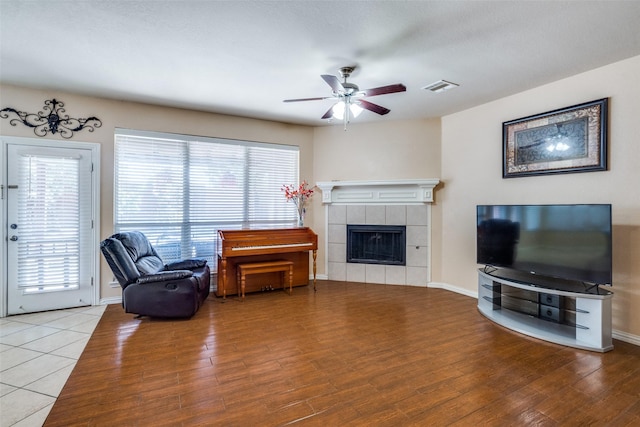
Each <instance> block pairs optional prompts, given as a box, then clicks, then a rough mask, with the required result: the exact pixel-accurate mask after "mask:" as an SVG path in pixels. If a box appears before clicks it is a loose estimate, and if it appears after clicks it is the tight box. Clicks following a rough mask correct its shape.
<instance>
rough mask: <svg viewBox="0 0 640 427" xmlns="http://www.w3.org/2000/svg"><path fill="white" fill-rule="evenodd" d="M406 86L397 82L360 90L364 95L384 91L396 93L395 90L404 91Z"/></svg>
mask: <svg viewBox="0 0 640 427" xmlns="http://www.w3.org/2000/svg"><path fill="white" fill-rule="evenodd" d="M406 90H407V88H406V86H405V85H403V84H402V83H398V84H395V85H389V86H380V87H374V88H373V89H365V90H363V91H362V92H363V93H364V96H376V95H384V94H386V93H396V92H404V91H406Z"/></svg>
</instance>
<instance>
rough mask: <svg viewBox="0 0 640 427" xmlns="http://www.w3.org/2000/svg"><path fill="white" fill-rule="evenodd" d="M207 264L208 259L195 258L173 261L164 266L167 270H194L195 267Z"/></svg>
mask: <svg viewBox="0 0 640 427" xmlns="http://www.w3.org/2000/svg"><path fill="white" fill-rule="evenodd" d="M206 264H207V260H206V259H201V258H193V259H185V260H182V261H175V262H171V263H169V264H167V265H165V266H164V269H165V270H170V271H173V270H193V269H194V268H200V267H204V266H205V265H206Z"/></svg>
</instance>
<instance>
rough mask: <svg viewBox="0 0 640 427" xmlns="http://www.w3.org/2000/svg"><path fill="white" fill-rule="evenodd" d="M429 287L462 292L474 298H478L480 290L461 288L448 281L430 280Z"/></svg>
mask: <svg viewBox="0 0 640 427" xmlns="http://www.w3.org/2000/svg"><path fill="white" fill-rule="evenodd" d="M427 288H435V289H444V290H447V291H451V292H455V293H457V294H462V295H466V296H468V297H472V298H475V299H478V292H477V291H470V290H468V289H464V288H459V287H457V286H453V285H450V284H448V283H441V282H429V283H428V284H427Z"/></svg>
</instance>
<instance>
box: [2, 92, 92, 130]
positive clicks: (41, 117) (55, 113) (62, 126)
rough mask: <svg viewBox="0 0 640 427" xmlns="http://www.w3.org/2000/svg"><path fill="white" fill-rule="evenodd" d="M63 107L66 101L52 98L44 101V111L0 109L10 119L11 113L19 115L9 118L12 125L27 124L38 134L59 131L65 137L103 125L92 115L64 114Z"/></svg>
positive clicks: (3, 116) (3, 115)
mask: <svg viewBox="0 0 640 427" xmlns="http://www.w3.org/2000/svg"><path fill="white" fill-rule="evenodd" d="M63 107H64V103H62V102H60V101H57V100H56V99H50V100H46V101H44V107H43V110H44V111H38V112H37V113H26V112H24V111H18V110H16V109H15V108H3V109H2V110H0V118H3V119H8V118H9V114H10V113H13V114H15V115H16V116H18V117H17V118H12V119H10V120H9V123H11V126H16V125H17V124H18V123H22V124H24V125H25V126H28V127H30V128H33V133H35V134H36V136H40V137H42V136H46V135H47V134H48V133H49V132H51V133H52V134H54V135H55V134H56V133H59V134H60V136H61V137H63V138H65V139H69V138H71V137H72V136H73V133H74V132H78V131H80V130H83V129H87V130H88V131H89V132H93V131H94V129H95V128H99V127H100V126H102V121H100V119H98V118H97V117H93V116H92V117H88V118H86V119H73V118H70V117H69V115H68V114H64V113H65V109H64V108H63Z"/></svg>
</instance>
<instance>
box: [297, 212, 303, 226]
mask: <svg viewBox="0 0 640 427" xmlns="http://www.w3.org/2000/svg"><path fill="white" fill-rule="evenodd" d="M298 227H304V209H302V210H301V211H298Z"/></svg>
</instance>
